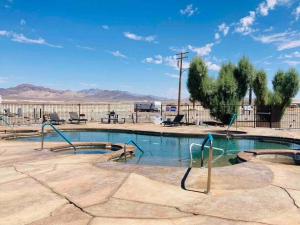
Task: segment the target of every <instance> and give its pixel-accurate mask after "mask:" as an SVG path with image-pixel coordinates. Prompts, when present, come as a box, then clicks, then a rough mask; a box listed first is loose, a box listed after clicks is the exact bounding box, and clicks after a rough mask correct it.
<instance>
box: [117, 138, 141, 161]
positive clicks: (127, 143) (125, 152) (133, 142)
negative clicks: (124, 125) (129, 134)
mask: <svg viewBox="0 0 300 225" xmlns="http://www.w3.org/2000/svg"><path fill="white" fill-rule="evenodd" d="M130 143H131V144H133V145H134V146H135V147H136V148H137V149H138V150H139V151H140V152H141V153H142V155H143V154H144V153H145V152H144V150H143V149H142V148H141V147H140V146H138V145H137V143H135V141H133V140H129V141H127V142H126V143H125V144H124V153H123V155H124V157H125V161H126V160H127V156H126V154H127V151H126V150H127V149H126V147H127V145H129V144H130ZM120 157H121V156H120Z"/></svg>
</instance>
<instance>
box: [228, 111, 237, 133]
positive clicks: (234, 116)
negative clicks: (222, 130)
mask: <svg viewBox="0 0 300 225" xmlns="http://www.w3.org/2000/svg"><path fill="white" fill-rule="evenodd" d="M236 119H237V114H236V113H234V114H233V115H232V117H231V119H230V122H229V124H228V127H227V130H226V131H227V135H228V132H229V129H230V127H231V126H232V124H233V123H234V122H235V121H236Z"/></svg>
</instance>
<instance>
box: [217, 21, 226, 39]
mask: <svg viewBox="0 0 300 225" xmlns="http://www.w3.org/2000/svg"><path fill="white" fill-rule="evenodd" d="M218 31H219V32H221V33H223V35H224V37H225V36H226V35H227V34H228V32H229V26H227V25H226V23H222V24H220V25H219V26H218Z"/></svg>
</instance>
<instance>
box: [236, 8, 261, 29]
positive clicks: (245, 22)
mask: <svg viewBox="0 0 300 225" xmlns="http://www.w3.org/2000/svg"><path fill="white" fill-rule="evenodd" d="M255 18H256V13H255V12H254V11H250V12H249V16H245V17H243V18H241V19H240V21H239V23H238V25H237V27H236V28H235V31H236V32H238V33H241V34H243V35H247V34H250V33H252V32H253V29H252V25H253V24H254V22H255Z"/></svg>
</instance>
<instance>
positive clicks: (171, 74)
mask: <svg viewBox="0 0 300 225" xmlns="http://www.w3.org/2000/svg"><path fill="white" fill-rule="evenodd" d="M165 75H166V76H168V77H171V78H175V79H178V78H179V75H178V74H173V73H165Z"/></svg>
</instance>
